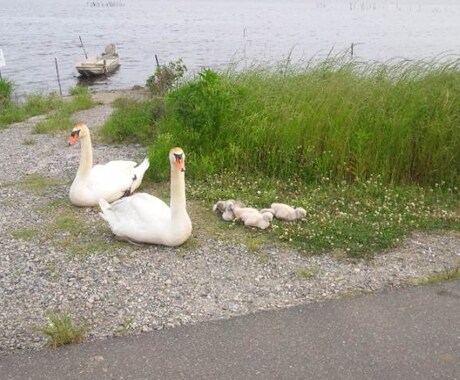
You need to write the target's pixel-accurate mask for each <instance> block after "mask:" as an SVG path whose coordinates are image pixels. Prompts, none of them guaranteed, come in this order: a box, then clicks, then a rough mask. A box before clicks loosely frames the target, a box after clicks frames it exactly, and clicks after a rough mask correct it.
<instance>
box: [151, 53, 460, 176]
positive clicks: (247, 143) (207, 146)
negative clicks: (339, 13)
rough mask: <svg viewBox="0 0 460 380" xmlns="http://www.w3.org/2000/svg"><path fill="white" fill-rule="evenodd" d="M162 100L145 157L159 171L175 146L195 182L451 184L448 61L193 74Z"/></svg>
mask: <svg viewBox="0 0 460 380" xmlns="http://www.w3.org/2000/svg"><path fill="white" fill-rule="evenodd" d="M165 101H166V103H165V116H164V117H163V118H162V119H161V120H160V122H159V131H158V135H157V137H156V139H155V141H153V143H152V146H151V149H150V158H151V160H152V162H155V161H158V163H159V165H158V166H160V163H163V162H164V157H166V155H167V151H168V150H169V148H170V147H171V146H172V145H180V146H182V147H183V148H184V150H185V151H186V153H189V154H188V160H187V162H188V166H189V167H190V169H191V170H190V171H189V172H190V173H191V174H193V175H195V176H197V177H200V178H201V177H206V176H207V175H209V174H215V173H220V172H222V171H223V170H228V171H233V172H238V173H243V174H251V175H253V174H255V173H261V174H263V175H265V176H269V177H274V178H279V179H287V178H298V179H301V180H302V181H306V182H318V181H321V180H322V179H323V178H330V179H332V180H333V181H335V182H337V183H338V182H341V181H343V180H345V181H348V182H350V181H355V180H357V179H363V180H364V179H366V178H369V177H370V176H372V175H374V176H379V178H382V180H383V181H384V182H385V183H392V184H411V183H418V184H424V185H425V184H428V185H433V184H435V183H441V182H443V183H447V184H448V185H454V184H458V182H459V173H460V71H459V62H458V61H450V62H444V63H441V62H387V63H385V64H380V63H373V64H371V63H358V62H356V61H345V60H325V61H323V62H320V63H318V64H316V65H310V66H309V67H308V68H288V69H283V70H278V69H252V70H248V71H244V72H241V73H236V72H229V73H216V72H213V71H211V70H203V71H202V72H201V73H200V74H199V75H197V76H196V78H194V79H193V80H191V81H189V82H188V83H186V84H184V85H182V86H180V87H178V88H176V89H174V90H172V91H171V92H170V93H169V94H168V95H167V96H166V99H165ZM164 166H165V168H164V171H163V172H162V171H161V170H160V171H157V172H156V174H157V175H158V176H160V177H162V176H163V177H164V176H166V175H167V172H168V167H167V165H164Z"/></svg>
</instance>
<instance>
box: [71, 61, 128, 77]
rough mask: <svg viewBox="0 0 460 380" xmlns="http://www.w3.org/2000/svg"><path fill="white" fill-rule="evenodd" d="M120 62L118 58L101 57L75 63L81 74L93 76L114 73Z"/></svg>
mask: <svg viewBox="0 0 460 380" xmlns="http://www.w3.org/2000/svg"><path fill="white" fill-rule="evenodd" d="M119 66H120V63H119V62H118V58H110V59H99V58H98V57H97V58H88V59H87V60H86V61H83V62H80V63H78V64H77V65H75V68H76V69H77V71H78V72H79V74H80V75H82V76H84V77H93V76H98V75H107V74H111V73H113V72H114V71H115V70H116V69H118V67H119Z"/></svg>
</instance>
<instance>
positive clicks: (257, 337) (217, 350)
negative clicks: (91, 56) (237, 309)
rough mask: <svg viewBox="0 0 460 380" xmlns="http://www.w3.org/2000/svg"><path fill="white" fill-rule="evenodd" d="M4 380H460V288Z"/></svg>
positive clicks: (124, 343)
mask: <svg viewBox="0 0 460 380" xmlns="http://www.w3.org/2000/svg"><path fill="white" fill-rule="evenodd" d="M0 379H5V380H6V379H8V380H10V379H21V380H23V379H34V380H35V379H79V380H83V379H245V380H246V379H353V380H359V379H366V380H369V379H385V380H387V379H392V380H393V379H405V380H406V379H417V380H421V379H430V380H433V379H446V380H447V379H448V380H455V379H457V380H458V379H460V280H455V281H450V282H444V283H439V284H435V285H427V286H419V287H413V288H406V289H399V290H392V291H388V292H384V293H379V294H375V295H366V296H360V297H356V298H349V299H342V300H338V301H328V302H323V303H315V304H310V305H304V306H300V307H293V308H289V309H283V310H276V311H267V312H260V313H256V314H252V315H247V316H244V317H238V318H232V319H229V320H221V321H216V322H208V323H201V324H197V325H193V326H185V327H179V328H174V329H169V330H164V331H157V332H153V333H145V334H142V335H140V336H129V337H125V338H116V339H110V340H102V341H95V342H87V343H83V344H79V345H71V346H67V347H63V348H59V349H54V350H53V349H44V350H42V351H35V352H16V353H14V354H8V355H5V354H2V355H1V356H0Z"/></svg>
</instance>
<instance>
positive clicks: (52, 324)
mask: <svg viewBox="0 0 460 380" xmlns="http://www.w3.org/2000/svg"><path fill="white" fill-rule="evenodd" d="M47 319H48V321H47V323H46V324H45V325H44V326H42V327H39V328H38V331H39V332H41V333H42V334H44V335H46V336H47V337H48V345H49V346H51V347H53V348H56V347H59V346H62V345H64V344H70V343H78V342H80V341H82V340H83V338H84V337H85V335H86V326H85V325H84V324H83V323H75V322H74V321H73V320H72V317H71V316H70V314H69V313H68V312H66V311H64V312H49V313H48V314H47Z"/></svg>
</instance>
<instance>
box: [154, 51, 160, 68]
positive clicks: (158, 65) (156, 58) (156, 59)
mask: <svg viewBox="0 0 460 380" xmlns="http://www.w3.org/2000/svg"><path fill="white" fill-rule="evenodd" d="M155 61H157V67H158V68H159V67H160V62H158V57H157V55H156V54H155Z"/></svg>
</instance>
